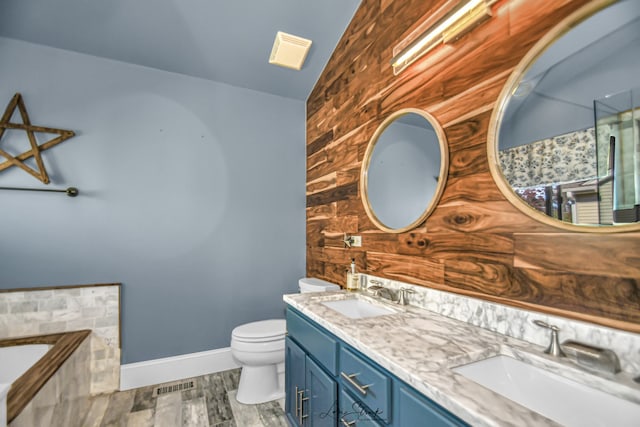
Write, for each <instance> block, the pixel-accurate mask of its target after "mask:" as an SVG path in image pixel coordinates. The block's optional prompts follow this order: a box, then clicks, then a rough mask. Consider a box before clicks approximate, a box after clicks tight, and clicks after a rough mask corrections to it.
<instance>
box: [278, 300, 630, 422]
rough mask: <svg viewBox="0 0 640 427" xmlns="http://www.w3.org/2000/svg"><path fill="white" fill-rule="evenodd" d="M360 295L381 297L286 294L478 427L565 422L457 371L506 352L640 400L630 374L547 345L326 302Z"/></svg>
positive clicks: (429, 318) (433, 318) (412, 311)
mask: <svg viewBox="0 0 640 427" xmlns="http://www.w3.org/2000/svg"><path fill="white" fill-rule="evenodd" d="M354 297H357V298H362V299H366V300H368V301H370V302H373V303H375V304H380V301H379V300H378V299H374V298H371V297H370V296H368V295H364V294H361V293H347V292H344V291H338V292H324V293H306V294H290V295H285V296H284V297H283V299H284V301H285V302H286V303H287V304H289V305H290V306H292V307H294V308H296V309H297V310H299V311H300V312H302V313H303V314H305V315H306V316H307V317H309V318H310V319H312V320H314V321H316V322H317V323H318V324H320V325H321V326H323V327H324V328H325V329H327V330H328V331H330V332H331V333H333V334H334V335H336V336H337V337H338V338H340V339H342V340H343V341H345V342H346V343H348V344H349V345H351V346H353V347H354V348H356V349H358V350H360V351H361V352H362V353H364V354H366V355H367V356H368V357H369V358H371V359H372V360H374V361H376V362H377V363H379V364H380V365H381V366H383V367H384V368H386V369H387V370H389V371H390V372H392V373H393V374H394V375H396V376H397V377H398V378H400V379H401V380H403V381H405V382H406V383H408V384H410V385H411V386H413V387H414V388H415V389H416V390H418V391H420V392H421V393H423V394H424V395H425V396H427V397H429V398H430V399H432V400H433V401H435V402H436V403H438V404H440V405H442V406H443V407H444V408H446V409H448V410H449V411H451V412H452V413H454V414H456V415H457V416H458V417H460V418H461V419H463V420H464V421H466V422H467V423H469V424H471V425H473V426H523V425H527V426H557V425H559V424H557V423H556V422H554V421H552V420H550V419H548V418H545V417H543V416H542V415H540V414H538V413H536V412H533V411H531V410H529V409H527V408H525V407H523V406H521V405H519V404H517V403H515V402H513V401H511V400H509V399H507V398H505V397H503V396H501V395H499V394H497V393H494V392H493V391H491V390H489V389H487V388H485V387H482V386H480V385H478V384H476V383H475V382H473V381H471V380H469V379H467V378H466V377H464V376H462V375H460V374H458V373H456V372H454V371H453V370H452V368H454V367H457V366H460V365H464V364H467V363H470V362H474V361H478V360H482V359H486V358H488V357H492V356H496V355H499V354H503V355H507V356H511V357H513V358H515V359H519V360H523V361H526V362H527V363H529V364H532V365H534V366H539V367H543V368H544V369H546V370H548V371H552V372H555V373H557V374H560V375H562V376H563V377H566V378H570V379H574V380H577V381H578V382H581V383H583V384H585V385H588V386H591V387H593V388H597V389H600V390H603V391H606V392H608V393H610V394H613V395H616V396H619V397H622V398H624V399H626V400H631V401H634V402H636V403H640V385H638V384H636V383H635V382H633V380H632V379H631V377H630V376H629V375H628V374H626V373H622V374H618V375H615V376H612V377H611V378H603V377H601V376H595V375H592V374H589V373H588V372H587V371H585V370H583V369H582V368H580V367H578V366H577V365H575V364H573V363H572V362H571V361H569V360H564V359H563V360H559V359H557V358H553V357H551V356H548V355H546V354H544V353H543V350H544V349H543V348H542V347H540V346H537V345H534V344H530V343H527V342H525V341H521V340H517V339H515V338H511V337H508V336H505V335H501V334H498V333H494V332H491V331H488V330H485V329H482V328H479V327H477V326H473V325H470V324H468V323H465V322H461V321H458V320H454V319H450V318H448V317H444V316H442V315H439V314H436V313H433V312H430V311H427V310H424V309H421V308H417V307H413V306H399V305H396V304H384V303H383V304H384V305H388V306H390V307H392V308H393V309H395V310H396V311H399V313H396V314H392V315H385V316H378V317H371V318H361V319H351V318H348V317H346V316H343V315H342V314H340V313H338V312H336V311H334V310H331V309H330V308H328V307H326V306H324V305H322V304H321V302H323V301H330V300H340V299H347V298H354Z"/></svg>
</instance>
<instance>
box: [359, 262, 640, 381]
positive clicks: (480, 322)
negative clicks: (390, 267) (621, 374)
mask: <svg viewBox="0 0 640 427" xmlns="http://www.w3.org/2000/svg"><path fill="white" fill-rule="evenodd" d="M371 279H374V280H378V281H380V282H382V283H383V286H384V287H386V288H389V289H392V290H395V291H396V292H397V290H398V289H400V288H411V289H412V290H414V291H415V292H414V293H412V294H409V297H408V302H409V304H410V305H414V306H416V307H420V308H424V309H426V310H429V311H432V312H434V313H438V314H441V315H443V316H446V317H450V318H452V319H456V320H461V321H463V322H467V323H469V324H471V325H474V326H479V327H481V328H483V329H487V330H490V331H493V332H498V333H500V334H503V335H507V336H510V337H513V338H517V339H521V340H523V341H527V342H530V343H533V344H538V345H541V346H544V347H546V346H547V345H548V344H549V331H548V330H546V329H543V328H540V327H538V326H536V325H534V324H533V323H532V321H533V320H535V319H541V320H543V321H544V322H547V323H550V324H552V325H556V326H558V327H559V328H560V333H559V337H560V342H562V341H564V340H566V339H571V340H575V341H580V342H584V343H587V344H591V345H595V346H597V347H603V348H608V349H610V350H613V351H615V352H616V354H617V355H618V357H619V358H620V365H621V367H622V370H623V371H626V372H629V373H630V374H632V375H634V376H636V375H638V374H640V334H633V333H630V332H625V331H621V330H617V329H611V328H607V327H604V326H599V325H595V324H591V323H586V322H581V321H577V320H572V319H567V318H565V317H559V316H551V315H547V314H544V313H537V312H533V311H529V310H523V309H519V308H515V307H509V306H506V305H502V304H498V303H494V302H490V301H484V300H480V299H476V298H470V297H465V296H462V295H457V294H453V293H450V292H444V291H439V290H435V289H430V288H425V287H423V286H416V285H411V284H409V283H403V282H399V281H395V280H389V279H383V278H380V277H376V276H371V275H366V274H362V278H361V280H367V281H370V280H371Z"/></svg>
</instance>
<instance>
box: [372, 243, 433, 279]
mask: <svg viewBox="0 0 640 427" xmlns="http://www.w3.org/2000/svg"><path fill="white" fill-rule="evenodd" d="M366 267H367V271H368V272H369V273H371V274H373V275H376V276H382V277H388V278H389V279H394V280H400V281H403V282H411V283H416V284H423V285H429V284H431V283H444V265H443V264H441V263H438V262H434V261H431V260H429V259H427V258H422V257H416V256H408V255H397V254H389V253H382V252H370V251H367V254H366Z"/></svg>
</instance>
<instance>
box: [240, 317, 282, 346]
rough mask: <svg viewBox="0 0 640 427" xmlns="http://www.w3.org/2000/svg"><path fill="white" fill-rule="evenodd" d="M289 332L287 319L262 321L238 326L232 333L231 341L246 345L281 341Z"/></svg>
mask: <svg viewBox="0 0 640 427" xmlns="http://www.w3.org/2000/svg"><path fill="white" fill-rule="evenodd" d="M286 332H287V322H286V320H285V319H271V320H261V321H259V322H251V323H246V324H244V325H240V326H237V327H236V328H234V329H233V331H232V332H231V339H232V340H235V341H238V342H245V343H262V342H271V341H280V340H283V339H284V336H285V334H286Z"/></svg>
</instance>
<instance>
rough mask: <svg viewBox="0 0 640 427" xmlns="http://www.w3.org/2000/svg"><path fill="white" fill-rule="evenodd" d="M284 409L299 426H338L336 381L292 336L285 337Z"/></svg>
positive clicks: (291, 420) (289, 417) (295, 424)
mask: <svg viewBox="0 0 640 427" xmlns="http://www.w3.org/2000/svg"><path fill="white" fill-rule="evenodd" d="M285 366H286V371H285V390H286V397H285V412H286V414H287V419H288V420H289V423H291V425H293V426H296V427H335V425H336V419H337V407H336V406H337V404H336V402H337V400H338V399H337V397H338V396H337V388H338V386H337V383H336V382H335V381H334V379H333V378H332V377H331V376H330V375H328V374H327V373H326V372H325V371H324V370H323V369H322V368H321V367H320V366H318V364H317V363H316V362H314V361H313V359H311V358H310V357H309V356H308V355H307V353H306V352H305V351H304V350H303V349H302V348H301V347H300V346H299V345H297V344H296V343H295V342H294V341H293V340H292V339H291V338H289V337H287V338H286V340H285Z"/></svg>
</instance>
